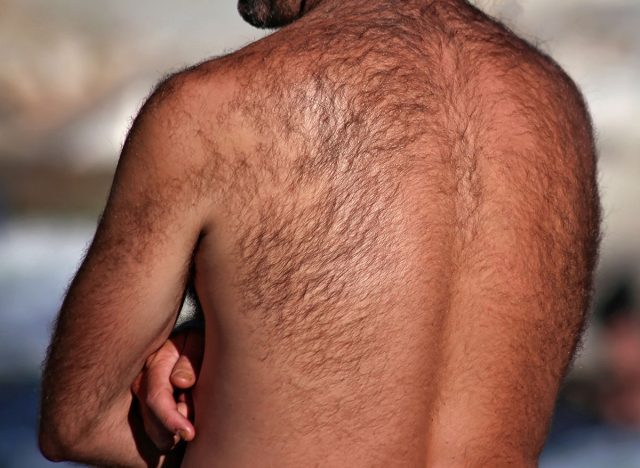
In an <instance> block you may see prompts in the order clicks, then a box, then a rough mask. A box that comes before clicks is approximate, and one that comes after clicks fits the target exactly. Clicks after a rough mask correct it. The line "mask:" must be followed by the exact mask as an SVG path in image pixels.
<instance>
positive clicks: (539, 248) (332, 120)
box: [196, 2, 598, 466]
mask: <svg viewBox="0 0 640 468" xmlns="http://www.w3.org/2000/svg"><path fill="white" fill-rule="evenodd" d="M452 5H453V3H452V2H432V3H429V4H428V5H427V6H425V7H413V6H412V4H411V2H407V4H403V6H398V5H395V6H394V7H393V8H392V7H385V8H380V7H377V8H375V9H374V8H373V7H368V6H367V5H360V6H359V7H358V8H359V9H358V10H357V11H352V12H351V13H350V14H346V13H344V12H339V11H335V12H334V15H333V16H331V15H327V14H326V13H327V12H323V13H324V15H320V14H316V15H314V14H309V17H308V18H306V17H305V19H304V20H301V21H299V22H298V23H295V24H294V25H292V26H290V27H288V28H285V29H283V30H281V31H279V32H278V33H275V34H274V35H272V36H270V37H269V38H267V39H265V40H263V41H261V42H259V43H257V44H254V45H252V46H250V47H248V48H247V49H245V50H243V51H241V52H240V53H238V54H236V55H235V56H232V57H231V58H227V59H223V61H222V63H223V64H225V63H226V66H224V67H223V68H225V69H226V70H232V74H233V84H232V85H231V89H232V91H231V92H230V93H229V94H230V96H231V97H230V98H229V99H227V100H225V102H224V105H223V106H222V109H221V111H220V112H218V115H219V116H220V117H219V118H218V119H217V120H216V121H215V128H216V130H217V132H218V133H219V134H222V135H226V136H227V138H224V139H223V140H221V139H218V140H215V143H214V139H212V140H211V141H209V148H210V151H211V153H212V154H215V155H216V157H212V161H214V160H215V163H212V165H214V166H215V167H214V168H213V169H212V170H210V172H208V173H209V174H213V175H212V180H214V181H215V184H213V182H212V186H214V188H213V192H214V197H215V199H216V200H217V202H216V206H217V207H218V208H216V215H215V222H214V224H215V225H214V231H215V233H214V235H213V236H212V237H211V239H212V242H213V243H215V246H214V245H212V244H206V243H205V245H204V247H203V252H204V253H203V256H206V257H207V259H205V260H202V259H201V260H200V266H201V269H200V271H201V276H200V279H199V280H198V278H196V281H197V286H198V289H199V291H198V292H199V294H200V295H201V296H203V295H204V296H208V297H204V299H203V298H201V300H203V306H204V308H205V312H207V309H209V311H210V312H209V313H213V314H215V323H216V327H217V337H218V342H219V347H218V353H219V358H218V361H219V362H218V364H217V367H216V370H215V378H214V377H207V375H206V372H208V371H207V370H206V366H205V370H204V371H203V380H204V381H205V382H206V381H210V382H214V381H215V382H216V383H215V384H210V385H213V386H210V385H207V384H204V385H205V386H206V387H208V391H210V392H211V393H212V394H213V396H211V401H212V402H211V403H206V402H203V403H202V404H201V406H202V407H203V408H204V410H201V409H200V408H199V412H200V411H205V412H210V413H212V414H215V416H212V418H211V419H212V420H213V421H215V423H211V424H216V425H219V427H220V428H222V427H225V428H226V429H225V434H226V435H223V433H222V430H221V429H220V430H217V434H218V437H219V438H220V439H221V440H222V439H224V440H225V444H226V445H225V446H227V447H228V446H233V443H232V441H231V440H230V438H231V437H232V436H230V435H229V433H233V429H234V428H237V429H238V431H240V430H241V429H242V430H244V431H245V432H246V431H249V432H251V433H253V434H260V437H262V438H265V437H266V438H267V439H269V438H270V439H272V441H277V443H274V444H271V445H270V448H269V449H266V448H261V452H262V455H261V456H266V457H268V455H266V454H269V456H273V457H275V458H274V460H275V459H277V460H280V461H282V460H283V458H282V452H286V453H288V454H289V455H291V457H290V460H297V461H298V462H300V461H301V460H307V459H309V457H311V458H314V457H315V458H316V459H320V458H318V457H324V458H323V459H324V460H325V461H327V462H329V461H331V457H335V459H334V461H338V460H339V461H340V462H341V463H343V464H344V463H346V462H347V460H348V459H350V457H351V458H353V462H354V463H356V462H357V463H359V464H363V466H371V465H372V464H375V463H384V462H385V460H386V461H388V460H390V459H395V460H404V462H406V464H409V465H411V464H415V463H424V462H426V461H427V460H435V459H439V460H445V459H455V458H456V457H462V456H465V455H464V454H467V455H469V456H471V455H470V454H477V453H479V452H481V451H482V450H481V447H486V446H487V444H491V443H495V442H496V441H500V443H504V442H505V440H506V441H508V443H506V445H508V446H509V447H508V449H507V450H505V453H508V455H505V457H506V458H505V460H506V459H507V458H509V457H515V458H518V457H521V460H522V459H525V458H528V459H531V458H535V456H536V454H537V451H539V449H540V445H541V444H542V441H543V440H544V434H545V432H546V425H547V424H548V418H549V415H550V411H551V406H552V404H553V398H554V396H555V392H556V390H557V386H558V383H559V380H560V377H561V375H562V373H563V372H564V370H565V368H566V366H567V364H568V361H569V358H570V356H571V353H572V351H573V349H574V347H575V343H576V340H577V337H578V333H579V329H580V326H581V323H582V316H583V313H584V310H585V308H586V304H587V301H588V296H589V288H590V281H591V278H590V275H591V270H592V268H593V262H594V259H595V249H596V245H597V224H598V213H597V211H598V209H597V208H598V207H597V193H596V189H595V182H594V177H595V175H594V174H595V169H594V162H593V148H592V141H591V134H590V128H589V124H588V117H587V116H586V113H585V111H584V108H583V106H582V103H581V101H580V97H579V93H577V91H576V90H575V87H574V86H573V85H572V84H571V83H570V81H569V80H568V79H567V78H566V77H565V76H564V75H563V74H562V72H561V71H560V70H559V69H557V68H556V66H555V65H554V64H553V63H552V62H551V61H550V60H549V59H547V58H545V57H543V56H542V55H540V54H538V53H537V52H536V51H534V50H533V49H531V48H529V47H528V46H527V45H526V44H524V43H522V42H520V41H519V40H518V39H516V38H515V37H514V36H512V35H510V33H509V32H508V31H506V30H505V29H504V28H502V27H501V26H500V25H498V24H496V23H494V22H492V21H491V20H489V19H488V18H485V17H484V16H482V15H481V14H480V13H479V12H477V11H476V10H474V9H472V8H471V7H464V8H460V5H457V6H455V7H453V6H452ZM327 18H333V19H331V20H329V19H327ZM225 61H226V62H225ZM514 64H515V65H518V66H519V67H520V69H516V70H515V71H514V66H515V65H514ZM215 66H216V67H220V66H221V65H220V64H217V65H215ZM225 73H228V72H225ZM567 106H571V110H570V111H569V112H567ZM551 163H553V167H551V166H550V164H551ZM548 252H551V253H553V255H554V258H553V259H551V258H547V257H546V253H548ZM202 272H207V273H202ZM198 281H199V283H198ZM211 284H214V285H215V286H212V287H210V285H211ZM208 290H209V291H210V290H215V293H211V292H209V293H207V292H206V291H208ZM213 311H215V312H213ZM549 333H552V334H556V336H557V341H556V340H554V341H553V342H550V340H549V338H548V334H549ZM205 362H206V361H205ZM211 372H213V371H211ZM525 378H528V379H529V380H530V381H529V382H527V383H525V382H524V380H523V379H525ZM221 382H224V384H221ZM238 389H242V392H244V393H243V397H242V398H240V397H239V396H238V394H237V392H238ZM201 401H203V400H202V398H201ZM231 407H233V410H231ZM509 413H512V414H515V415H517V416H515V417H512V416H511V415H509ZM512 420H515V421H512ZM249 421H251V422H250V423H249ZM273 426H276V427H277V428H278V429H277V431H275V432H276V433H275V434H274V433H273V431H268V430H267V429H266V428H267V427H273ZM249 427H250V429H249ZM301 440H313V441H314V447H316V449H313V450H312V449H310V448H309V447H308V446H307V445H304V444H301V443H300V441H301ZM287 441H288V442H287ZM220 444H222V442H220ZM220 446H222V445H220ZM329 446H330V447H331V448H332V449H331V450H330V453H329V452H327V450H326V448H327V447H329ZM374 446H375V447H377V448H376V450H375V451H371V450H370V449H371V447H374ZM296 447H298V448H296ZM460 447H464V448H465V450H462V451H459V450H458V449H459V448H460ZM229 450H232V449H229ZM314 450H317V451H318V453H317V454H315V451H314ZM279 451H280V452H279ZM310 451H311V452H310ZM241 452H242V447H241V446H240V445H238V446H237V453H238V454H239V453H241ZM320 453H322V455H320ZM314 454H315V455H314ZM365 454H366V455H365ZM460 454H462V455H460ZM238 456H240V455H238ZM305 457H307V458H305ZM363 457H364V458H363ZM513 460H514V459H513V458H511V459H510V461H513ZM521 460H520V461H521ZM494 461H495V460H494ZM503 461H504V460H503ZM292 463H293V462H292ZM285 464H286V463H285ZM401 464H402V463H401ZM350 466H356V465H350Z"/></svg>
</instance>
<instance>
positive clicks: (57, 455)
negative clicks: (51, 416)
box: [38, 421, 73, 462]
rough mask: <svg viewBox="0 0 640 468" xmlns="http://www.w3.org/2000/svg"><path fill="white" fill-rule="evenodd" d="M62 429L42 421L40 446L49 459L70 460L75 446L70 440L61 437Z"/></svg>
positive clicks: (54, 460)
mask: <svg viewBox="0 0 640 468" xmlns="http://www.w3.org/2000/svg"><path fill="white" fill-rule="evenodd" d="M60 432H61V431H60V429H59V428H54V427H51V424H48V423H47V422H44V421H41V422H40V430H39V432H38V447H39V448H40V452H42V455H44V457H45V458H46V459H47V460H50V461H52V462H60V461H64V460H69V459H70V458H71V456H70V454H71V453H72V452H73V447H72V446H71V444H70V443H69V441H68V440H64V438H62V437H60Z"/></svg>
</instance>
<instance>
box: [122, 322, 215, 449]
mask: <svg viewBox="0 0 640 468" xmlns="http://www.w3.org/2000/svg"><path fill="white" fill-rule="evenodd" d="M203 345H204V340H203V332H202V330H197V329H190V330H185V331H182V332H179V333H177V334H175V335H174V336H172V337H171V338H169V339H168V340H167V341H166V342H165V343H164V344H163V345H162V347H160V349H158V351H156V352H155V353H153V354H152V355H151V356H149V358H148V359H147V361H146V364H145V368H144V370H143V371H142V372H141V373H140V375H138V377H137V378H136V380H135V381H134V383H133V386H132V390H133V393H134V394H135V395H136V397H137V399H138V401H139V407H140V413H141V416H142V420H143V423H144V428H145V431H146V433H147V435H148V436H149V438H150V439H151V440H152V441H153V443H154V444H155V445H156V447H157V448H158V449H159V450H160V451H162V452H166V451H169V450H171V449H172V448H173V447H175V445H176V444H177V443H178V442H179V441H180V439H182V440H185V441H187V442H189V441H191V440H193V438H194V437H195V428H194V427H193V424H192V421H193V405H192V401H191V393H190V389H191V388H192V387H193V386H194V385H195V383H196V380H197V376H198V372H199V370H200V363H201V362H202V354H203V349H204V346H203Z"/></svg>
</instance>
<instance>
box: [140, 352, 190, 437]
mask: <svg viewBox="0 0 640 468" xmlns="http://www.w3.org/2000/svg"><path fill="white" fill-rule="evenodd" d="M155 364H157V366H156V367H150V368H149V369H148V375H147V383H148V393H147V397H146V399H145V403H146V406H147V407H148V408H149V410H150V411H151V412H152V413H153V414H154V416H155V417H156V418H157V419H158V420H159V421H160V423H161V425H162V426H163V427H164V428H165V429H166V430H168V431H169V432H171V433H173V434H181V435H182V434H188V435H190V436H191V437H192V435H193V434H194V433H195V430H194V428H193V425H192V424H191V422H190V421H189V420H188V419H187V418H186V417H185V416H183V415H182V414H180V413H179V412H178V409H177V405H176V401H175V399H174V397H173V387H172V385H171V383H170V382H169V378H168V374H169V372H170V371H171V367H169V366H168V365H167V364H170V362H169V363H163V362H157V363H155ZM167 369H168V370H167Z"/></svg>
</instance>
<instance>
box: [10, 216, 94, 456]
mask: <svg viewBox="0 0 640 468" xmlns="http://www.w3.org/2000/svg"><path fill="white" fill-rule="evenodd" d="M93 230H94V223H92V222H90V221H78V220H73V221H63V220H50V219H32V220H10V221H6V222H4V223H2V224H0V317H1V319H2V327H0V356H2V359H1V360H0V401H1V402H2V406H1V407H0V467H3V468H26V467H33V468H38V467H44V466H53V464H51V463H49V462H47V461H46V460H45V459H44V458H43V457H42V456H41V455H40V453H39V452H38V449H37V445H36V436H35V434H36V432H35V430H36V423H37V406H38V385H39V384H38V382H39V374H40V372H39V369H40V363H41V361H42V359H43V357H44V353H45V350H46V346H47V344H48V340H49V334H50V328H51V322H52V320H53V318H54V317H55V315H56V313H57V311H58V308H59V307H60V303H61V301H62V297H63V295H64V291H65V289H66V286H67V284H68V282H69V280H70V278H71V276H72V275H73V273H74V271H75V269H76V267H77V265H78V263H79V261H80V259H81V257H82V254H83V250H84V248H85V246H86V245H87V244H88V242H89V240H90V238H91V236H92V235H93ZM55 466H65V465H55ZM67 466H71V465H67Z"/></svg>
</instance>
